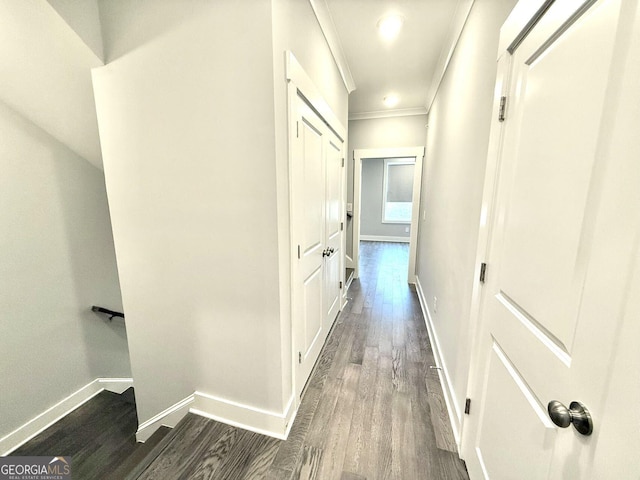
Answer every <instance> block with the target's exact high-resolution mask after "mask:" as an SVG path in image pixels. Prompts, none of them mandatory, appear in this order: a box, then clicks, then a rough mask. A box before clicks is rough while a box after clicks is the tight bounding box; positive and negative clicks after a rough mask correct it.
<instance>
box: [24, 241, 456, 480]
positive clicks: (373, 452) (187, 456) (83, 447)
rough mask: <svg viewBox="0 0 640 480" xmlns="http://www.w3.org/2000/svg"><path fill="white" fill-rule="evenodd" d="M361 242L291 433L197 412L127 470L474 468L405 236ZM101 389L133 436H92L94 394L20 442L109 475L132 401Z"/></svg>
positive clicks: (100, 406) (436, 476)
mask: <svg viewBox="0 0 640 480" xmlns="http://www.w3.org/2000/svg"><path fill="white" fill-rule="evenodd" d="M360 254H361V259H360V260H361V264H360V265H361V268H360V279H359V280H355V281H354V282H353V283H352V285H351V288H350V289H349V292H348V296H349V297H350V301H349V303H348V304H347V306H346V308H345V310H344V311H343V312H342V313H341V314H340V316H339V317H338V319H337V320H336V323H335V325H334V327H333V330H332V332H331V334H330V335H329V337H328V339H327V341H326V343H325V345H324V348H323V349H322V352H321V354H320V358H319V359H318V362H317V364H316V366H315V368H314V371H313V373H312V376H311V378H310V379H309V382H308V385H307V388H306V390H305V394H304V398H303V401H302V404H301V406H300V410H299V412H298V415H297V417H296V420H295V422H294V424H293V426H292V429H291V432H290V434H289V437H288V439H287V440H286V441H281V440H277V439H273V438H270V437H266V436H263V435H259V434H256V433H252V432H248V431H245V430H241V429H238V428H235V427H232V426H229V425H225V424H222V423H218V422H215V421H213V420H208V419H206V418H203V417H199V416H196V415H193V414H189V415H187V416H186V417H185V418H184V419H183V420H182V421H181V422H180V423H179V424H178V425H177V426H176V428H175V429H174V430H173V431H172V432H171V433H170V434H169V435H167V436H166V437H165V438H164V439H163V441H161V442H159V443H158V444H157V447H156V450H155V451H153V452H151V454H150V455H147V456H146V458H147V459H148V460H149V461H148V462H147V463H146V464H145V465H143V466H141V467H140V468H138V469H136V470H134V475H133V476H131V475H128V476H126V477H124V478H125V479H126V480H133V479H135V478H139V479H141V480H151V479H161V480H173V479H180V480H183V479H202V480H204V479H215V480H223V479H231V480H240V479H268V480H311V479H316V480H333V479H335V480H374V479H402V480H465V479H467V480H468V475H467V472H466V469H465V466H464V463H463V462H462V461H461V460H460V459H459V458H458V455H457V453H455V443H454V440H453V435H452V432H451V427H450V424H449V420H448V417H447V412H446V409H445V406H444V400H443V394H442V391H441V388H440V383H439V381H438V372H437V370H432V369H429V366H431V365H435V361H434V358H433V352H432V350H431V345H430V344H429V339H428V336H427V331H426V328H425V324H424V319H423V317H422V313H421V311H420V306H419V303H418V300H417V297H416V294H415V291H414V290H413V289H412V288H410V287H409V286H408V285H407V284H406V274H407V262H408V245H407V244H399V243H379V242H362V244H361V249H360ZM103 394H105V395H103ZM103 394H101V395H99V396H98V397H96V398H95V399H94V400H92V402H97V403H96V404H95V405H94V406H92V407H91V408H92V409H93V412H94V413H95V411H96V410H97V411H100V410H104V412H105V415H106V414H109V415H110V416H109V417H108V419H107V420H105V418H107V417H103V418H102V419H100V422H102V423H103V424H104V423H105V422H106V423H111V424H113V425H114V426H119V427H117V428H120V430H122V432H121V433H122V434H123V435H124V437H126V438H124V439H123V437H122V436H118V435H115V436H113V435H114V434H113V433H106V431H105V432H102V433H99V434H98V435H97V436H96V438H92V435H91V434H90V433H89V432H90V431H91V430H94V431H93V435H96V432H95V429H88V428H87V427H86V425H85V426H84V427H82V425H83V422H89V424H90V426H91V422H96V421H97V420H94V419H92V415H91V414H90V413H89V410H88V409H89V408H90V407H89V404H87V406H86V408H85V407H81V408H79V409H78V410H76V411H75V412H73V413H71V414H70V415H69V416H68V417H66V418H65V419H63V421H61V422H59V423H62V424H61V425H57V424H56V425H57V426H54V427H55V428H54V427H52V429H49V430H47V431H46V432H44V433H43V434H42V435H41V436H39V437H36V439H34V440H32V441H31V442H29V444H27V445H25V446H24V447H22V448H21V449H20V450H18V451H16V452H15V453H14V454H15V455H38V454H42V455H53V454H63V455H73V464H74V466H75V465H76V464H77V465H82V466H79V467H78V468H77V469H76V468H75V467H74V472H73V473H74V476H73V478H74V479H76V480H81V479H104V478H105V475H104V468H106V467H113V466H114V465H115V466H116V467H117V465H118V462H121V461H122V452H124V451H125V450H126V451H129V452H130V451H131V448H132V445H131V444H130V443H131V442H133V431H135V426H133V427H132V426H131V420H132V419H134V418H135V411H133V410H132V407H131V405H129V404H126V403H123V402H122V401H120V402H119V403H118V404H117V405H115V406H114V405H113V404H112V403H110V401H113V400H114V398H113V397H111V396H110V395H109V394H108V392H103ZM111 395H113V394H111ZM92 402H90V403H92ZM118 419H119V420H118ZM134 423H135V420H134ZM95 426H96V425H94V427H95ZM117 428H116V429H117ZM98 431H100V430H99V429H98ZM118 452H121V453H120V454H118ZM150 459H153V460H152V461H151V460H150ZM78 462H80V463H78ZM116 471H117V470H116Z"/></svg>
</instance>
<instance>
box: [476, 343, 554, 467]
mask: <svg viewBox="0 0 640 480" xmlns="http://www.w3.org/2000/svg"><path fill="white" fill-rule="evenodd" d="M487 379H488V380H487V390H486V396H485V398H484V399H483V402H482V405H483V411H482V413H481V415H482V418H483V423H484V424H486V426H487V428H485V429H483V428H482V426H480V431H479V434H478V451H479V452H481V454H480V461H481V463H482V467H483V470H484V471H485V472H491V475H490V476H488V478H497V479H501V478H504V479H509V478H515V477H514V472H518V473H517V478H518V480H529V479H531V480H534V479H540V478H545V475H546V473H547V472H548V471H549V466H550V464H551V457H552V448H551V447H552V446H553V440H554V438H555V435H556V432H555V427H554V425H553V423H551V420H549V417H547V414H546V407H544V406H543V405H541V404H540V403H539V402H538V401H537V400H536V396H535V394H534V393H533V392H532V390H531V389H530V388H529V386H528V385H527V383H526V382H525V380H524V378H523V377H522V375H520V372H518V371H517V369H516V368H515V367H514V365H513V364H512V363H511V362H510V361H509V359H508V357H507V354H505V353H504V352H503V350H502V349H501V348H500V345H498V344H497V343H496V342H495V341H494V342H492V345H491V357H490V360H489V367H488V375H487ZM514 419H517V422H514ZM516 424H517V429H518V436H519V437H520V438H519V441H518V442H513V440H512V438H511V437H512V434H513V429H514V426H516ZM532 451H535V452H537V453H536V455H537V458H536V461H535V462H534V463H533V464H532V465H531V453H530V452H532ZM507 452H508V454H507ZM524 465H531V468H522V467H523V466H524Z"/></svg>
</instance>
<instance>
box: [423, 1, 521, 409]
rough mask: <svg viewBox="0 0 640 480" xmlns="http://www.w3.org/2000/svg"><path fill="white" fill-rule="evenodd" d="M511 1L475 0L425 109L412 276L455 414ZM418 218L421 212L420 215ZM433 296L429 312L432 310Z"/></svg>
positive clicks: (463, 379)
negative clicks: (501, 43) (502, 33)
mask: <svg viewBox="0 0 640 480" xmlns="http://www.w3.org/2000/svg"><path fill="white" fill-rule="evenodd" d="M514 5H515V1H513V0H476V2H475V3H474V6H473V8H472V10H471V13H470V16H469V19H468V21H467V23H466V26H465V28H464V31H463V33H462V36H461V38H460V42H459V44H458V46H457V47H456V50H455V53H454V55H453V57H452V60H451V63H450V64H449V67H448V69H447V72H446V74H445V76H444V79H443V82H442V84H441V86H440V89H439V91H438V93H437V96H436V99H435V101H434V103H433V106H432V108H431V110H430V112H429V129H428V134H427V153H426V157H425V162H426V168H425V170H424V173H423V181H422V192H423V194H422V201H421V214H422V212H426V220H424V221H423V220H421V224H420V227H419V234H418V262H417V265H418V266H417V277H418V281H419V283H420V285H421V287H422V289H423V292H424V296H425V299H426V302H427V306H428V309H429V313H430V316H431V319H432V321H433V326H434V329H435V336H436V339H437V341H438V343H439V345H440V347H441V355H442V357H443V358H442V360H443V366H444V367H445V374H446V375H447V376H448V377H449V383H450V385H452V388H453V392H450V393H451V394H452V396H453V399H454V402H455V404H456V410H457V413H458V414H460V413H461V411H462V410H463V406H464V399H465V393H466V385H467V377H468V372H469V362H470V341H469V340H470V339H469V337H468V331H469V328H470V325H469V312H470V302H471V293H472V287H473V282H475V281H477V279H476V278H474V268H475V265H474V263H475V255H476V246H477V239H478V229H479V221H480V205H481V200H482V186H483V181H484V171H485V164H486V155H487V147H488V141H489V129H490V121H491V119H492V118H493V117H492V115H494V114H495V112H492V111H491V105H492V100H493V89H494V84H495V77H496V57H497V46H498V36H499V29H500V27H501V25H502V23H503V22H504V20H505V19H506V17H507V15H508V13H509V12H510V10H511V9H512V8H513V6H514ZM421 218H422V215H421ZM434 297H437V299H438V301H437V311H436V310H435V309H434V305H433V302H434Z"/></svg>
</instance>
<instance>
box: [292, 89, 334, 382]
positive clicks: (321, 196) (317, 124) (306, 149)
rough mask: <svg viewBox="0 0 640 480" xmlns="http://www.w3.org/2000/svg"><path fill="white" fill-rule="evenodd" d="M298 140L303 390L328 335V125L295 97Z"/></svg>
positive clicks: (297, 288) (297, 318)
mask: <svg viewBox="0 0 640 480" xmlns="http://www.w3.org/2000/svg"><path fill="white" fill-rule="evenodd" d="M296 108H297V122H296V123H297V125H296V132H295V134H296V136H297V138H296V141H295V142H294V143H293V145H294V146H295V149H294V152H293V158H292V165H291V167H292V180H293V181H292V190H293V191H292V194H293V199H294V201H293V202H292V219H293V221H294V222H295V223H296V225H295V232H296V239H295V240H296V242H297V247H296V248H297V255H298V259H297V265H296V268H295V270H294V271H295V272H296V275H295V277H296V278H294V282H295V283H296V285H294V292H295V294H294V318H293V322H294V335H295V345H296V350H297V355H298V368H297V369H296V388H297V390H298V392H297V393H298V394H300V393H301V391H302V388H303V387H304V384H305V383H306V381H307V378H308V377H309V373H310V372H311V369H312V368H313V365H314V363H315V361H316V359H317V357H318V354H319V353H320V349H321V348H322V345H323V343H324V340H325V337H326V324H325V319H324V315H323V312H324V311H325V301H324V298H323V291H324V282H325V248H326V247H325V222H324V218H325V211H326V201H325V174H324V171H325V144H326V141H325V125H324V124H323V122H322V120H321V119H320V118H319V117H318V116H317V115H316V114H315V112H313V110H311V109H310V108H309V106H308V105H307V104H306V103H305V102H304V100H303V99H301V98H300V97H296Z"/></svg>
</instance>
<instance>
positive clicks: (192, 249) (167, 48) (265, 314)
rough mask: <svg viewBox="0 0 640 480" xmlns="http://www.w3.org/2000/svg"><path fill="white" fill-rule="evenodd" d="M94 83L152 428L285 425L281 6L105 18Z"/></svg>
mask: <svg viewBox="0 0 640 480" xmlns="http://www.w3.org/2000/svg"><path fill="white" fill-rule="evenodd" d="M100 8H101V18H102V22H103V30H104V32H105V50H106V51H107V52H108V54H107V56H108V58H110V59H111V62H110V63H109V64H108V65H107V66H105V67H104V68H101V69H98V70H95V71H94V86H95V90H96V101H97V106H98V118H99V126H100V135H101V140H102V146H103V155H104V158H105V162H104V163H105V176H106V182H107V192H108V195H109V203H110V207H111V211H112V219H113V230H114V238H115V245H116V254H117V258H118V268H119V272H120V279H121V283H122V293H123V301H124V305H125V309H126V312H127V319H128V322H129V325H130V327H129V344H130V350H131V362H132V368H133V374H134V382H135V386H136V396H137V402H138V415H139V420H140V421H141V422H144V421H146V420H148V419H149V418H150V417H152V416H154V415H155V414H157V413H159V412H161V411H162V410H164V409H165V408H167V407H169V406H171V405H172V404H174V403H175V402H177V401H179V400H181V399H183V398H185V397H186V396H188V395H190V394H191V393H193V392H194V391H195V390H198V391H200V392H203V393H205V394H209V395H213V396H216V397H219V398H222V399H224V400H227V401H233V402H238V403H240V404H243V405H248V406H251V407H256V408H260V409H264V410H269V411H273V412H279V413H281V412H282V410H283V405H284V404H285V402H286V401H287V400H288V399H285V398H283V390H284V387H283V378H282V368H283V367H282V365H281V351H282V350H283V349H286V348H287V347H288V346H285V347H283V345H282V344H281V324H280V310H281V306H280V291H279V287H278V281H279V275H280V272H279V269H280V267H279V264H278V242H279V238H278V232H277V227H278V216H277V214H278V212H277V203H276V159H275V144H274V118H275V111H274V99H273V91H274V84H273V82H274V73H273V51H272V30H271V2H270V0H254V1H251V2H246V3H245V2H226V1H225V2H210V1H192V2H188V3H187V4H185V2H181V1H177V0H175V1H161V2H158V1H157V0H145V1H139V2H136V3H135V4H132V3H131V2H129V1H128V0H120V1H113V0H109V1H105V2H102V3H101V4H100Z"/></svg>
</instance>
